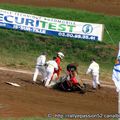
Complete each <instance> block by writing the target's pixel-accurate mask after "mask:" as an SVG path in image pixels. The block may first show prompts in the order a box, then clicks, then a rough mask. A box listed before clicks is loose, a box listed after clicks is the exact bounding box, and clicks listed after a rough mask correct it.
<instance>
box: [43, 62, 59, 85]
mask: <svg viewBox="0 0 120 120" xmlns="http://www.w3.org/2000/svg"><path fill="white" fill-rule="evenodd" d="M46 64H47V65H48V66H47V68H46V77H45V86H46V87H47V86H49V83H50V80H51V77H52V75H53V72H54V69H56V70H58V65H57V63H56V62H55V61H54V60H50V61H48V62H47V63H46Z"/></svg>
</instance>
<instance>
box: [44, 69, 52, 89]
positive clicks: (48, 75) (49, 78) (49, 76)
mask: <svg viewBox="0 0 120 120" xmlns="http://www.w3.org/2000/svg"><path fill="white" fill-rule="evenodd" d="M52 75H53V72H51V71H47V75H46V76H47V77H46V82H45V87H48V86H49V83H50V80H51V77H52Z"/></svg>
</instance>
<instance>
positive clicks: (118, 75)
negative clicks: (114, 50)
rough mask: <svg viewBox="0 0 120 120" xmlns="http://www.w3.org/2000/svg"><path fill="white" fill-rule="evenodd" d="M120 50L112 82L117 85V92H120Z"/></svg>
mask: <svg viewBox="0 0 120 120" xmlns="http://www.w3.org/2000/svg"><path fill="white" fill-rule="evenodd" d="M119 58H120V50H119V51H118V56H117V63H116V64H115V66H114V68H113V74H112V80H113V81H114V83H115V86H116V91H117V92H120V60H119Z"/></svg>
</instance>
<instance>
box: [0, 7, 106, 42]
mask: <svg viewBox="0 0 120 120" xmlns="http://www.w3.org/2000/svg"><path fill="white" fill-rule="evenodd" d="M0 27H3V28H8V29H17V30H24V31H30V32H34V33H41V34H46V35H55V36H60V37H70V38H77V39H87V40H96V41H101V40H102V36H103V29H104V27H103V24H93V23H85V22H76V21H68V20H62V19H56V18H48V17H42V16H36V15H31V14H25V13H20V12H13V11H8V10H3V9H0Z"/></svg>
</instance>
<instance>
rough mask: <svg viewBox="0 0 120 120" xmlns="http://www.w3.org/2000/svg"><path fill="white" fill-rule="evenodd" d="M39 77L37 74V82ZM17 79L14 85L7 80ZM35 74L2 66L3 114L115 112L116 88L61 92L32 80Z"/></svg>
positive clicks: (0, 101)
mask: <svg viewBox="0 0 120 120" xmlns="http://www.w3.org/2000/svg"><path fill="white" fill-rule="evenodd" d="M39 80H40V77H39V78H38V82H39ZM8 81H9V82H15V83H18V84H20V85H21V87H14V86H11V85H8V84H6V83H5V82H8ZM31 81H32V74H24V73H21V72H14V71H4V70H0V117H4V118H5V117H30V116H31V117H34V116H40V117H47V115H48V114H49V113H51V114H52V116H53V117H55V115H57V114H58V113H61V114H62V115H63V114H73V113H74V114H116V113H117V112H118V95H117V93H116V91H115V89H114V88H109V87H102V89H100V90H97V91H96V92H87V93H86V94H84V95H82V94H79V93H75V92H74V93H71V92H61V91H57V90H53V89H47V88H45V87H43V86H42V85H40V84H32V83H31Z"/></svg>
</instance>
